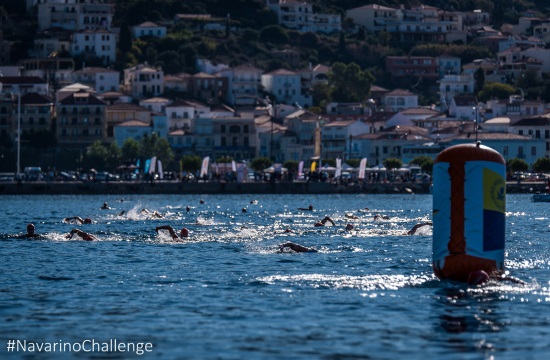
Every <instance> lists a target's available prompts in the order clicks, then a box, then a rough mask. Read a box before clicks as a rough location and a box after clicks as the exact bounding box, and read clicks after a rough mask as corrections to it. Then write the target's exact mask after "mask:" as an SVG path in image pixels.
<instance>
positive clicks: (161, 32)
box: [132, 21, 166, 38]
mask: <svg viewBox="0 0 550 360" xmlns="http://www.w3.org/2000/svg"><path fill="white" fill-rule="evenodd" d="M132 31H133V34H134V37H135V38H140V37H143V36H154V37H158V38H163V37H165V36H166V26H162V25H157V24H155V23H154V22H151V21H146V22H144V23H141V24H139V25H136V26H134V27H133V28H132Z"/></svg>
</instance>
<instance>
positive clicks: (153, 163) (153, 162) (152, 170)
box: [149, 156, 157, 174]
mask: <svg viewBox="0 0 550 360" xmlns="http://www.w3.org/2000/svg"><path fill="white" fill-rule="evenodd" d="M156 171H157V157H156V156H153V157H152V158H151V166H149V174H154V173H155V172H156Z"/></svg>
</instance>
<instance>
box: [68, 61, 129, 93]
mask: <svg viewBox="0 0 550 360" xmlns="http://www.w3.org/2000/svg"><path fill="white" fill-rule="evenodd" d="M71 80H72V82H74V83H80V84H84V85H87V86H90V87H92V88H94V89H95V91H96V92H98V93H102V92H105V91H118V90H119V87H120V73H119V72H118V71H115V70H111V69H106V68H100V67H85V68H83V69H80V70H76V71H74V72H73V73H72V76H71Z"/></svg>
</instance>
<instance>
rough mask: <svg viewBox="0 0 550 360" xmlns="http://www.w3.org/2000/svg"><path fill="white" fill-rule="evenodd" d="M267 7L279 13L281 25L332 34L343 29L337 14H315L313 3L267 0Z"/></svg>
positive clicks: (303, 30)
mask: <svg viewBox="0 0 550 360" xmlns="http://www.w3.org/2000/svg"><path fill="white" fill-rule="evenodd" d="M266 2H267V7H268V8H269V9H271V10H272V11H274V12H275V13H276V14H277V19H278V22H279V25H283V26H285V27H287V28H289V29H296V30H298V31H302V32H308V31H310V32H322V33H325V34H331V33H335V32H340V31H341V30H342V20H341V17H340V15H337V14H314V13H313V5H312V4H309V3H307V2H305V1H298V0H267V1H266Z"/></svg>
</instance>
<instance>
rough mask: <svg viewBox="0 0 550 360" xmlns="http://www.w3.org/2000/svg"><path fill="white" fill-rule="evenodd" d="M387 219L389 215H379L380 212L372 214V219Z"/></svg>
mask: <svg viewBox="0 0 550 360" xmlns="http://www.w3.org/2000/svg"><path fill="white" fill-rule="evenodd" d="M381 219H382V220H389V219H390V217H389V216H388V215H380V214H376V215H374V220H381Z"/></svg>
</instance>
